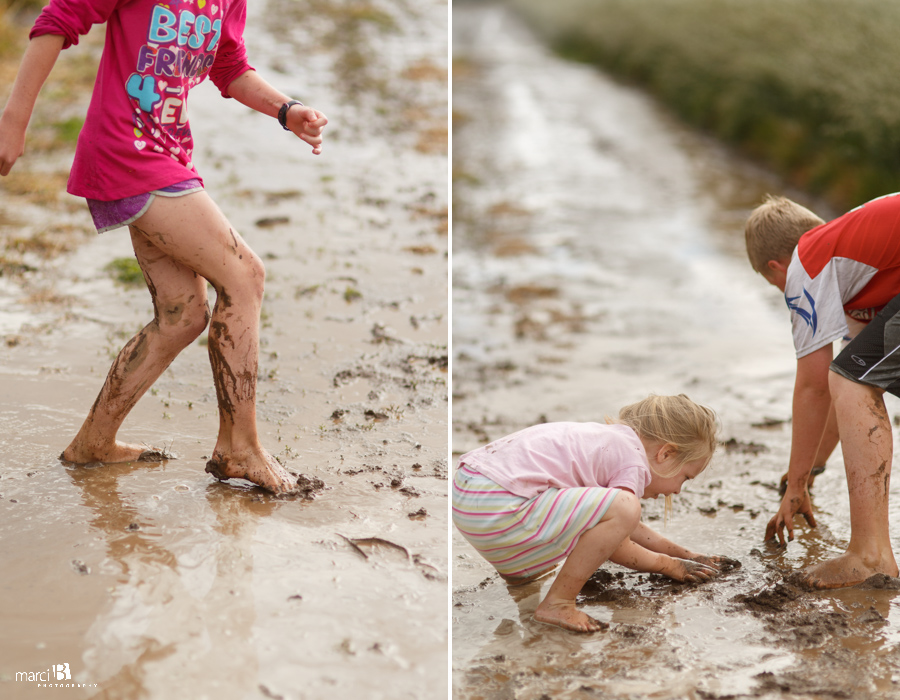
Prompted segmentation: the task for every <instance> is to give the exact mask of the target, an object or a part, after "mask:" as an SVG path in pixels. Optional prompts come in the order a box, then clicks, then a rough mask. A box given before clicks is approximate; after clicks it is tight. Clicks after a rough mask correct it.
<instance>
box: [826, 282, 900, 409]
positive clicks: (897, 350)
mask: <svg viewBox="0 0 900 700" xmlns="http://www.w3.org/2000/svg"><path fill="white" fill-rule="evenodd" d="M831 371H832V372H837V373H838V374H840V375H841V376H842V377H846V378H847V379H850V380H851V381H854V382H858V383H860V384H869V385H871V386H877V387H879V388H881V389H884V390H885V391H887V392H888V393H891V394H893V395H894V396H900V295H897V296H895V297H894V298H893V299H891V301H890V302H889V303H888V305H887V306H885V307H884V308H883V309H882V310H881V311H879V312H878V314H877V315H876V316H875V318H873V319H872V320H871V321H870V322H869V325H867V326H866V327H865V328H863V329H862V330H861V331H860V332H859V334H858V335H857V336H856V337H855V338H854V339H853V340H851V341H850V342H849V343H848V344H847V347H845V348H844V349H843V350H842V351H841V353H840V354H839V355H838V356H837V357H836V358H834V362H832V363H831Z"/></svg>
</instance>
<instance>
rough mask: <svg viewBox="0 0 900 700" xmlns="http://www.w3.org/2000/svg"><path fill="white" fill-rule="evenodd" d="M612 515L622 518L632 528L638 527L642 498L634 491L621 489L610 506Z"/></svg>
mask: <svg viewBox="0 0 900 700" xmlns="http://www.w3.org/2000/svg"><path fill="white" fill-rule="evenodd" d="M609 510H610V511H611V515H612V516H613V517H614V518H617V519H620V520H621V521H622V523H623V524H625V525H630V529H632V530H633V529H634V528H636V527H637V525H638V523H639V522H640V520H641V500H640V499H639V498H638V497H637V496H635V495H634V494H633V493H629V492H628V491H622V490H620V491H619V492H618V493H617V494H616V498H615V500H614V501H613V502H612V504H611V505H610V507H609Z"/></svg>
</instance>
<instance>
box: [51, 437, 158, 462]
mask: <svg viewBox="0 0 900 700" xmlns="http://www.w3.org/2000/svg"><path fill="white" fill-rule="evenodd" d="M59 459H60V460H61V461H63V462H68V463H69V464H91V463H93V462H101V463H103V464H120V463H123V462H162V461H165V460H167V459H174V457H173V456H172V455H170V454H168V453H167V452H166V451H165V450H158V449H156V448H154V447H148V446H147V445H131V444H128V443H124V442H115V443H113V444H112V445H104V446H93V447H87V446H84V445H80V444H76V443H75V442H73V443H72V444H71V445H69V446H68V447H67V448H66V449H65V450H64V451H63V453H62V454H61V455H60V456H59Z"/></svg>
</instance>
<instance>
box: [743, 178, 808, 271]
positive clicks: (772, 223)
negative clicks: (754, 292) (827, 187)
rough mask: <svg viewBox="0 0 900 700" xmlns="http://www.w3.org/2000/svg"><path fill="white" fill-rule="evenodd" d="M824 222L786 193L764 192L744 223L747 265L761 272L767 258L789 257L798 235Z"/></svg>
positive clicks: (766, 264)
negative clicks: (789, 197) (776, 195)
mask: <svg viewBox="0 0 900 700" xmlns="http://www.w3.org/2000/svg"><path fill="white" fill-rule="evenodd" d="M824 223H825V222H824V221H823V220H822V219H820V218H819V217H818V216H816V215H815V214H813V213H812V212H811V211H810V210H809V209H807V208H806V207H801V206H800V205H799V204H797V203H796V202H792V201H791V200H790V199H788V198H787V197H774V196H772V195H766V199H765V201H764V202H763V203H762V204H760V205H759V206H758V207H756V209H754V210H753V212H752V213H751V214H750V218H749V219H747V223H746V225H745V226H744V239H745V241H746V243H747V257H749V258H750V265H752V266H753V269H754V270H756V271H757V272H758V273H760V274H761V275H763V276H767V275H768V274H769V266H768V262H769V261H770V260H779V261H780V260H785V259H787V260H790V258H791V255H793V253H794V248H796V247H797V241H799V240H800V236H802V235H803V234H804V233H806V232H807V231H809V230H810V229H812V228H815V227H816V226H820V225H822V224H824Z"/></svg>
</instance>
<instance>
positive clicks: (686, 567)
mask: <svg viewBox="0 0 900 700" xmlns="http://www.w3.org/2000/svg"><path fill="white" fill-rule="evenodd" d="M638 527H640V526H638ZM648 529H649V528H648ZM609 560H610V561H611V562H614V563H616V564H619V565H620V566H624V567H627V568H629V569H633V570H634V571H643V572H645V573H648V574H663V575H664V576H668V577H669V578H673V579H675V580H676V581H690V582H697V581H708V580H709V579H711V578H714V577H715V576H718V575H719V571H718V569H716V568H715V567H713V566H710V565H708V564H704V563H701V562H695V561H686V560H684V559H679V558H675V557H673V556H670V555H668V554H663V553H661V552H651V551H650V550H649V549H646V548H645V547H642V546H641V545H639V544H637V543H635V542H634V541H633V540H632V539H631V538H630V537H626V538H625V540H624V541H623V542H622V544H620V545H619V548H618V549H616V551H615V552H613V553H612V556H610V558H609Z"/></svg>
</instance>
